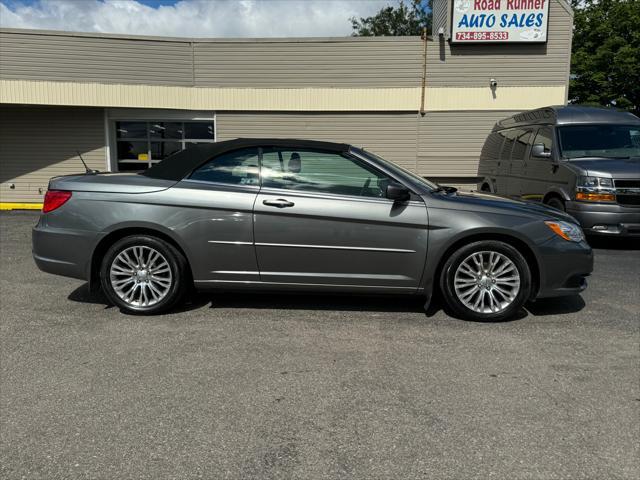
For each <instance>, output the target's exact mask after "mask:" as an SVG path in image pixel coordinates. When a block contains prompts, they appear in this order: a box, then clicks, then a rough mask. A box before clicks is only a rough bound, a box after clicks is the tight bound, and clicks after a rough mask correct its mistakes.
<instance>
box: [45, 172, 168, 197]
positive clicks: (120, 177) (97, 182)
mask: <svg viewBox="0 0 640 480" xmlns="http://www.w3.org/2000/svg"><path fill="white" fill-rule="evenodd" d="M175 183H176V182H175V181H173V180H161V179H157V178H150V177H146V176H144V175H139V174H136V173H98V174H83V175H65V176H62V177H54V178H52V179H51V180H50V181H49V189H51V190H70V191H74V192H103V193H151V192H157V191H160V190H165V189H167V188H169V187H171V186H172V185H174V184H175Z"/></svg>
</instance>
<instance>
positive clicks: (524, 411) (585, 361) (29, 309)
mask: <svg viewBox="0 0 640 480" xmlns="http://www.w3.org/2000/svg"><path fill="white" fill-rule="evenodd" d="M36 220H37V215H36V214H34V213H24V212H9V213H3V214H1V215H0V234H1V236H0V267H1V268H0V302H1V303H0V313H1V315H0V318H1V320H0V374H1V377H0V455H1V456H0V477H1V478H3V479H18V478H29V479H40V478H42V479H57V478H65V479H66V478H69V479H75V478H99V479H103V478H104V479H125V478H136V479H138V478H140V479H142V478H149V479H165V478H175V479H191V478H207V479H218V478H254V479H270V478H274V479H275V478H278V479H287V478H304V479H311V478H330V479H340V478H363V479H364V478H366V479H373V478H380V479H387V478H388V479H411V478H426V479H466V478H480V479H488V478H496V479H509V480H512V479H572V480H573V479H636V478H640V460H639V459H640V369H639V367H640V361H639V360H640V245H636V243H638V244H640V242H613V241H612V240H607V241H601V242H597V243H596V244H595V247H596V256H595V262H596V264H595V272H594V274H593V276H592V277H591V278H590V286H589V288H588V289H587V290H586V291H585V292H584V293H583V294H582V295H581V296H579V297H572V298H565V299H554V300H545V301H540V302H537V303H535V304H532V305H529V306H528V308H527V313H526V315H525V316H523V317H522V318H519V319H517V320H514V321H510V322H504V323H473V322H465V321H461V320H457V319H454V318H451V317H449V316H448V315H447V314H446V313H445V312H443V311H442V310H441V309H440V308H439V306H438V304H436V305H435V306H434V307H433V308H432V309H430V311H429V312H428V313H427V314H425V312H424V311H423V310H422V302H421V301H420V299H417V298H412V297H397V298H396V297H388V298H385V297H374V298H371V297H353V296H349V297H336V296H284V295H265V294H262V295H257V294H248V293H244V294H221V295H197V296H195V297H194V298H193V300H192V302H191V303H190V304H189V305H187V306H186V307H185V308H182V309H181V310H180V311H175V312H171V313H169V314H167V315H163V316H159V317H140V316H131V315H125V314H122V313H121V312H120V311H119V310H118V309H117V308H113V307H109V306H108V305H106V304H105V301H104V299H103V297H102V296H101V295H100V294H91V293H90V292H89V291H88V290H87V287H86V285H85V284H84V283H83V282H82V281H77V280H73V279H66V278H62V277H56V276H52V275H48V274H45V273H42V272H40V271H39V270H38V269H37V268H36V266H35V264H34V263H33V261H32V259H31V252H30V249H31V246H30V242H31V231H30V230H31V227H32V226H33V225H34V224H35V222H36Z"/></svg>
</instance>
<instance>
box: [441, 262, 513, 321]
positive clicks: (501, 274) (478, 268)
mask: <svg viewBox="0 0 640 480" xmlns="http://www.w3.org/2000/svg"><path fill="white" fill-rule="evenodd" d="M453 285H454V287H455V291H456V295H457V296H458V299H459V300H460V301H461V302H462V304H463V305H464V306H465V307H467V308H468V309H470V310H473V311H474V312H478V313H498V312H501V311H503V310H504V309H506V308H507V307H508V306H509V305H511V303H513V301H514V300H515V298H516V297H517V296H518V292H519V291H520V273H519V272H518V269H517V268H516V266H515V264H514V263H513V262H512V261H511V260H510V259H509V258H508V257H507V256H505V255H503V254H501V253H498V252H491V251H483V252H475V253H473V254H471V255H469V256H468V257H467V258H465V259H464V260H463V261H462V263H460V265H459V266H458V269H457V270H456V273H455V276H454V279H453Z"/></svg>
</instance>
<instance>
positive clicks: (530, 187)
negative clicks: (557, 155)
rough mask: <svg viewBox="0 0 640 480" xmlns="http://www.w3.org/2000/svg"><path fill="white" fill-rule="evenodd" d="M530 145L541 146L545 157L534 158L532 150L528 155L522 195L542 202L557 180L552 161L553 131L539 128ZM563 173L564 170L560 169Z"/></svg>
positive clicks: (555, 168) (556, 164) (554, 165)
mask: <svg viewBox="0 0 640 480" xmlns="http://www.w3.org/2000/svg"><path fill="white" fill-rule="evenodd" d="M532 145H543V146H544V151H545V152H547V153H548V154H550V155H549V156H547V157H541V156H536V155H535V154H534V152H533V149H531V151H530V152H529V154H528V158H527V167H526V171H525V181H524V186H523V187H524V191H523V195H524V196H525V198H526V199H527V200H533V201H536V202H542V200H543V199H544V196H545V194H546V193H547V192H548V191H549V190H551V189H552V186H553V184H557V183H561V181H560V180H559V170H560V169H559V165H558V163H557V161H555V160H554V141H553V130H552V129H551V127H540V128H538V130H537V131H536V132H534V137H533V143H532ZM562 170H563V172H564V169H562Z"/></svg>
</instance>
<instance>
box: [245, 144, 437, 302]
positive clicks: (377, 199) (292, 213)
mask: <svg viewBox="0 0 640 480" xmlns="http://www.w3.org/2000/svg"><path fill="white" fill-rule="evenodd" d="M261 179H262V186H261V189H260V193H259V194H258V198H257V200H256V204H255V223H254V235H255V245H256V254H257V258H258V265H259V268H260V278H261V281H262V282H268V283H276V284H280V285H282V284H289V285H291V286H296V285H298V286H299V285H317V286H325V287H333V288H339V289H340V290H344V289H350V288H351V289H354V290H362V289H375V288H378V289H383V290H387V289H388V290H391V289H400V290H406V291H415V289H416V288H417V287H418V286H419V283H420V279H421V276H422V272H423V270H424V264H425V259H426V253H427V237H428V230H427V224H428V221H427V210H426V206H425V204H424V202H423V201H422V199H421V198H420V197H419V196H417V195H412V197H411V199H410V200H408V201H405V202H394V201H392V200H389V199H387V198H386V197H385V196H384V192H385V189H386V185H387V184H388V183H389V182H390V181H391V179H390V178H389V177H388V176H387V175H385V174H384V173H382V172H381V171H379V170H378V169H376V168H374V167H373V166H371V165H370V164H368V163H367V162H365V161H364V160H361V159H358V158H355V157H351V156H350V155H346V154H340V153H337V152H330V151H320V150H312V149H295V150H291V149H288V150H287V149H280V148H271V149H264V150H263V154H262V163H261Z"/></svg>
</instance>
